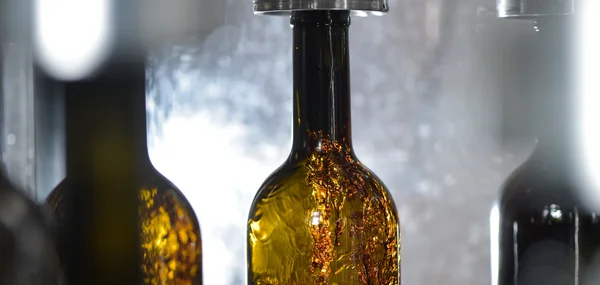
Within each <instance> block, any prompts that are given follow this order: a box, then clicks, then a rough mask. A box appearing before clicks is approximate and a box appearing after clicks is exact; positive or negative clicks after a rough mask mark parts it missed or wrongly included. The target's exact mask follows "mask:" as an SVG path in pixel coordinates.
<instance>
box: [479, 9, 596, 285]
mask: <svg viewBox="0 0 600 285" xmlns="http://www.w3.org/2000/svg"><path fill="white" fill-rule="evenodd" d="M508 2H519V1H499V4H500V5H502V4H506V3H508ZM521 2H523V1H521ZM524 2H534V1H524ZM550 2H553V3H555V4H556V3H558V2H570V1H550ZM571 3H572V2H571ZM529 4H531V3H529ZM561 4H564V3H561ZM550 6H552V5H548V6H546V7H550ZM524 7H531V5H530V6H527V5H526V6H524ZM557 7H558V8H557ZM566 7H567V6H554V8H556V9H554V10H551V9H548V10H545V11H544V13H540V14H543V15H542V16H539V15H538V17H537V18H536V20H535V25H534V28H535V29H536V31H537V35H536V37H537V38H536V39H535V41H536V43H535V50H534V51H533V53H532V54H533V57H532V58H531V59H530V60H531V63H530V66H531V69H530V70H529V74H530V76H529V77H528V78H527V80H531V81H533V82H534V83H533V86H534V87H533V90H532V93H533V94H531V95H532V97H531V98H532V99H533V100H534V102H535V103H534V104H533V105H534V106H535V110H531V113H530V114H531V117H532V118H537V119H538V121H536V122H535V123H536V124H535V125H536V127H537V129H538V141H537V144H536V146H535V149H534V151H533V153H532V154H531V156H530V157H529V158H528V159H527V160H526V161H525V162H524V163H523V164H522V165H521V166H520V167H519V168H517V169H516V170H515V171H514V172H513V173H512V174H511V175H510V176H509V178H507V180H506V181H505V182H504V185H503V187H502V190H501V193H500V198H499V201H498V203H497V204H496V206H495V207H494V208H493V210H492V214H491V218H490V223H491V225H490V226H491V232H490V235H491V249H492V252H491V255H492V256H491V258H492V284H494V285H536V284H551V285H554V284H555V285H575V284H581V282H582V280H583V278H584V277H585V276H589V274H588V272H591V271H592V270H593V269H594V267H593V263H594V259H595V257H594V254H595V253H596V252H597V250H598V248H600V239H599V237H600V217H598V215H597V213H596V212H595V211H594V209H591V208H589V207H588V205H586V203H585V201H584V197H583V196H582V193H584V192H583V191H582V189H581V188H582V183H580V181H579V180H580V177H581V175H580V173H579V172H578V171H579V167H578V166H577V160H576V159H575V158H576V157H577V154H578V152H577V150H576V143H577V139H576V134H575V132H574V130H575V129H576V125H575V120H574V118H575V116H574V115H575V113H574V111H573V110H574V102H575V100H576V98H575V95H576V94H575V90H574V85H573V82H574V80H573V79H574V66H575V64H574V52H575V49H574V46H575V44H574V37H573V35H574V33H575V31H576V30H575V25H574V24H575V17H574V16H568V15H566V14H567V13H565V15H561V13H559V11H567V10H568V9H566ZM499 8H502V6H499ZM518 11H519V13H525V12H530V11H527V10H526V9H525V10H518ZM538 12H539V11H538ZM500 16H503V15H502V14H501V15H500ZM504 16H506V17H511V16H514V17H516V18H521V17H522V16H524V15H523V14H516V15H504ZM523 18H525V17H523ZM529 18H530V19H531V17H529ZM538 113H539V114H538ZM536 115H537V116H536Z"/></svg>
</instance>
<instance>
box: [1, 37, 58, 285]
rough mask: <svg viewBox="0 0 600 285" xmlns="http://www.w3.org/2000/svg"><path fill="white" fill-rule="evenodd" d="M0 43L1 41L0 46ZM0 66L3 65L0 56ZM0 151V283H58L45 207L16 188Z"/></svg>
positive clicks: (52, 240) (2, 105)
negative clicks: (9, 176)
mask: <svg viewBox="0 0 600 285" xmlns="http://www.w3.org/2000/svg"><path fill="white" fill-rule="evenodd" d="M1 44H2V42H0V46H2V45H1ZM0 67H3V62H2V57H1V56H0ZM2 71H3V68H0V79H1V80H0V136H4V118H5V117H4V116H5V114H4V110H5V109H4V108H5V107H6V106H5V105H4V95H5V94H3V92H4V90H8V89H5V88H4V87H3V85H4V84H5V83H6V80H7V78H6V77H4V76H3V73H2ZM3 152H4V149H3V150H2V151H0V285H58V284H60V283H59V282H60V281H61V279H60V278H61V275H60V271H59V267H58V265H59V264H58V255H57V253H56V250H55V248H54V235H53V234H54V232H53V228H52V220H51V217H50V215H49V213H48V211H47V209H40V208H38V207H37V205H36V204H35V202H33V200H31V199H30V198H29V197H27V195H25V194H24V193H23V192H22V191H20V189H17V188H16V187H15V186H14V185H13V183H12V182H11V181H10V180H9V179H8V175H7V171H6V167H5V165H4V163H3V161H4V159H3V157H2V153H3Z"/></svg>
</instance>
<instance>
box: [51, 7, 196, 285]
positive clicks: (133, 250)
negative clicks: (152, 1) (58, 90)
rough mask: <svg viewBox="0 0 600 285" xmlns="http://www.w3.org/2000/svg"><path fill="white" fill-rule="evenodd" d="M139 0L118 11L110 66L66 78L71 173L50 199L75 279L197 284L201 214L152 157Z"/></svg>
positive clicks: (72, 284) (75, 282) (64, 258)
mask: <svg viewBox="0 0 600 285" xmlns="http://www.w3.org/2000/svg"><path fill="white" fill-rule="evenodd" d="M132 3H137V4H139V3H138V2H136V1H120V2H119V3H118V7H117V8H119V9H115V11H116V16H115V19H116V20H115V23H116V24H115V25H116V26H115V27H117V28H116V29H115V31H116V33H117V35H116V40H115V42H116V44H115V45H116V48H114V51H113V52H112V53H111V54H110V55H109V57H108V60H107V61H106V63H105V64H104V65H102V66H101V67H100V68H99V69H98V70H97V71H96V72H95V73H94V74H92V75H91V76H90V77H88V78H85V79H82V80H78V81H71V82H60V83H59V84H58V85H60V86H62V88H63V89H64V97H65V99H64V100H65V114H66V117H65V120H66V156H67V161H66V172H67V174H66V177H65V179H64V180H63V181H62V182H61V183H60V184H59V185H58V186H57V187H56V188H55V189H54V190H53V191H52V192H51V194H50V195H49V196H48V197H47V199H46V203H47V204H48V205H50V207H51V208H52V209H53V211H54V212H55V213H56V216H57V220H58V224H59V242H58V249H59V250H58V251H59V255H60V258H61V263H62V265H63V268H64V270H65V271H66V275H67V276H68V283H69V285H79V284H140V283H141V284H156V285H166V284H173V285H175V284H177V285H198V284H202V258H201V239H200V228H199V225H198V220H197V218H196V216H195V214H194V211H193V209H192V207H191V205H190V203H189V202H188V201H187V200H186V198H185V197H184V196H183V194H182V193H181V192H180V191H179V190H178V189H177V188H176V187H175V186H174V185H173V184H172V183H171V182H170V181H169V180H168V179H166V178H165V177H164V176H163V175H161V174H160V173H159V172H158V171H157V170H156V169H155V168H154V167H153V165H152V163H151V161H150V159H149V156H148V149H147V138H146V103H145V100H146V92H145V87H146V78H145V76H146V53H145V49H144V48H143V47H142V44H141V39H140V38H141V37H140V34H141V32H140V31H141V30H140V27H139V24H138V23H139V19H138V18H136V17H135V15H134V14H136V13H135V11H137V10H136V9H137V7H136V6H134V5H132ZM135 19H137V20H135ZM90 264H91V265H90ZM99 272H109V273H111V274H99ZM136 275H137V276H138V277H137V278H136V277H135V276H136ZM91 276H93V277H94V279H93V280H90V277H91ZM118 276H128V277H127V278H128V279H127V280H124V278H119V277H118ZM135 279H138V280H140V281H139V282H138V281H133V280H135ZM128 280H131V281H128Z"/></svg>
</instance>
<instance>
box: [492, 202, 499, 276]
mask: <svg viewBox="0 0 600 285" xmlns="http://www.w3.org/2000/svg"><path fill="white" fill-rule="evenodd" d="M499 235H500V210H499V209H498V204H494V206H493V207H492V210H491V211H490V266H491V268H490V269H491V270H490V272H491V278H492V280H491V283H490V284H491V285H498V258H500V249H499V247H500V244H499V242H500V240H499Z"/></svg>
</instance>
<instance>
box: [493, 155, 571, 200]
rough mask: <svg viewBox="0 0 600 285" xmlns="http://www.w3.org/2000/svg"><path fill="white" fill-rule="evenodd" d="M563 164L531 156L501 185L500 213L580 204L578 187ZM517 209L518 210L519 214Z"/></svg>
mask: <svg viewBox="0 0 600 285" xmlns="http://www.w3.org/2000/svg"><path fill="white" fill-rule="evenodd" d="M563 166H564V165H560V164H555V163H552V162H551V161H548V160H544V159H540V158H538V157H535V156H532V157H530V158H529V159H528V160H526V161H525V162H524V163H523V164H521V165H520V166H519V167H518V168H517V169H515V170H514V171H513V172H512V173H511V174H510V175H509V176H508V178H507V179H506V180H505V182H504V183H503V184H502V187H501V192H500V197H499V202H500V203H499V204H500V206H501V209H504V210H511V211H517V210H519V209H520V210H524V209H525V208H528V209H533V208H536V209H537V208H543V207H547V206H549V205H561V206H563V207H568V208H572V207H575V206H581V205H580V201H581V199H580V197H579V191H580V190H581V189H580V186H579V185H578V184H577V183H575V182H574V180H573V179H572V178H571V175H570V173H569V172H568V171H569V169H568V168H566V167H563ZM520 210H519V211H520Z"/></svg>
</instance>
